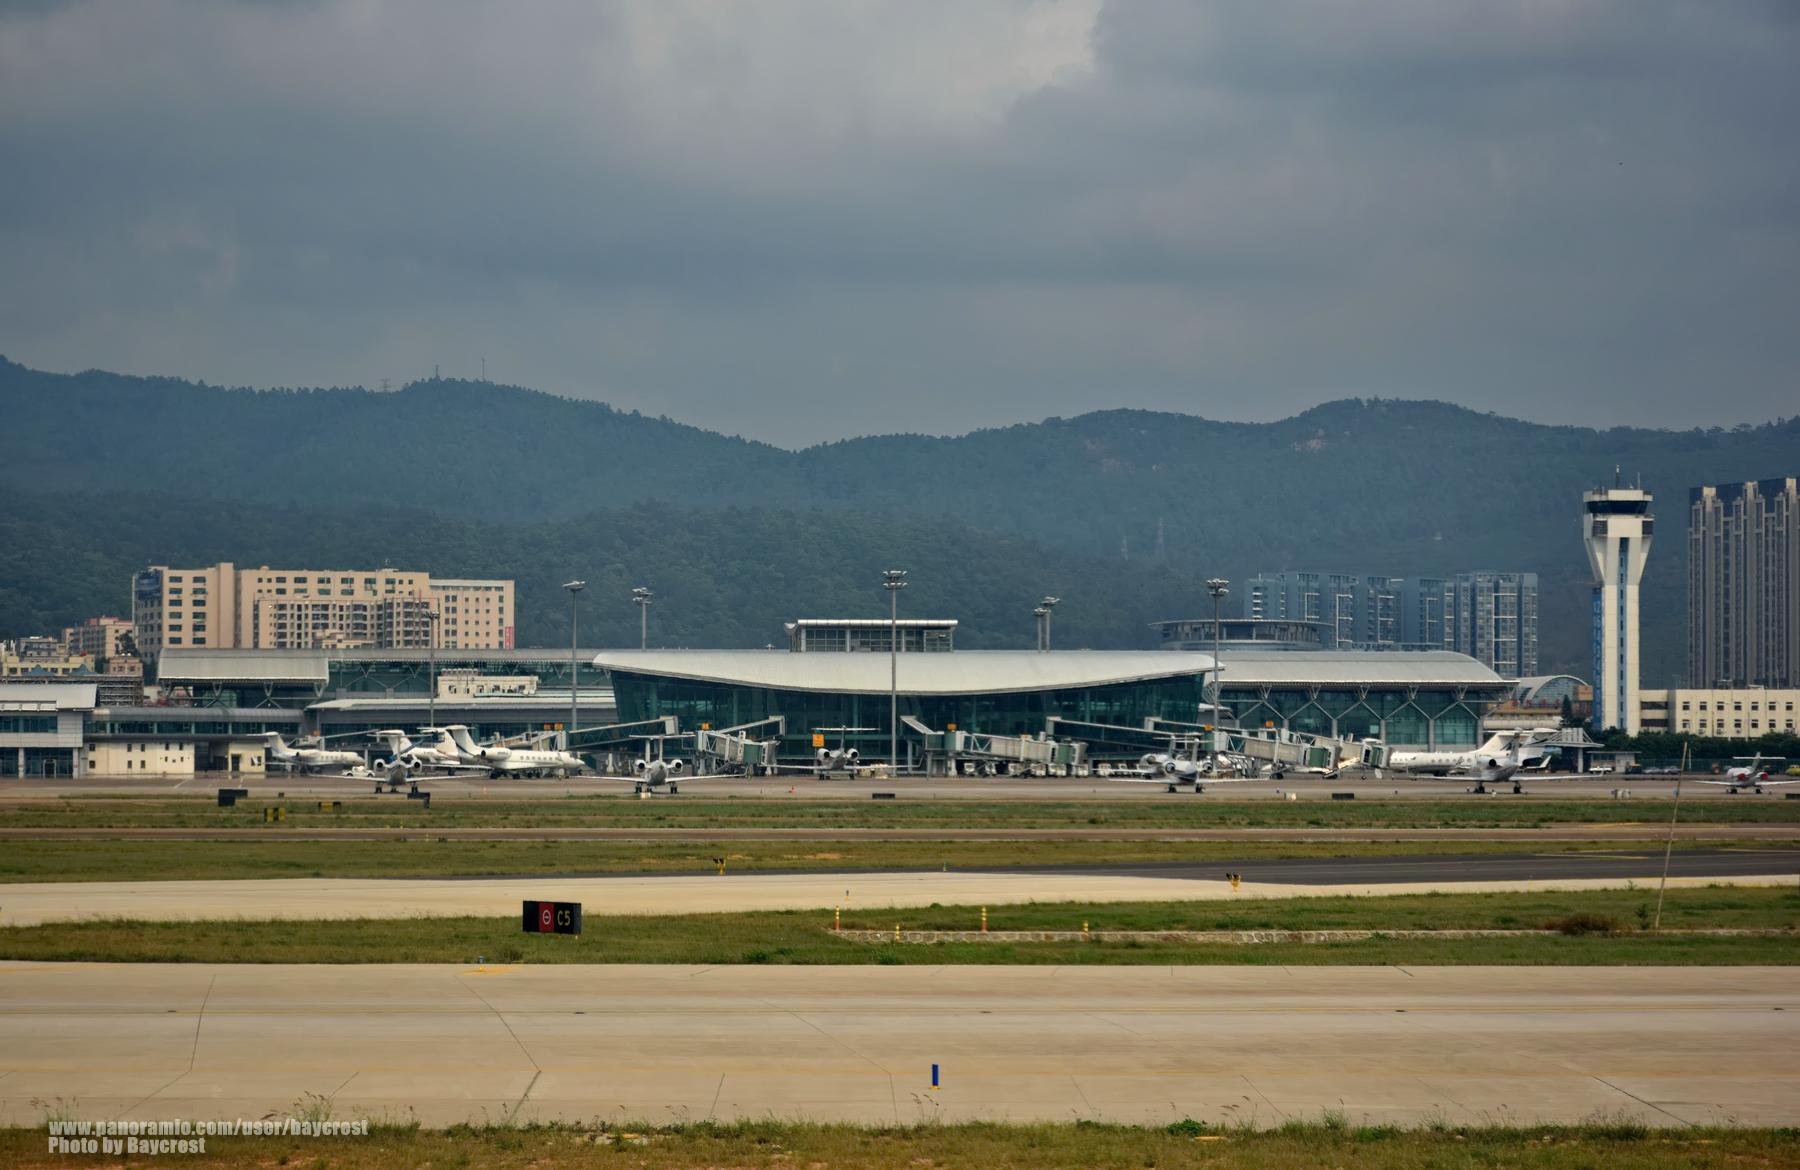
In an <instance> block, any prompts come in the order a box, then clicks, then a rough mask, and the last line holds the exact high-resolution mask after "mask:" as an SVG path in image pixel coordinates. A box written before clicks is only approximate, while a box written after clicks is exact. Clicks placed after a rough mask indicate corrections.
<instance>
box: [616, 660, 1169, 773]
mask: <svg viewBox="0 0 1800 1170" xmlns="http://www.w3.org/2000/svg"><path fill="white" fill-rule="evenodd" d="M613 695H614V698H615V700H616V701H617V703H618V706H619V719H620V720H621V721H622V722H631V721H634V720H639V719H650V718H654V717H656V716H661V715H674V716H676V717H678V718H679V719H680V720H681V726H682V727H683V728H684V729H685V728H695V727H698V726H700V724H702V723H709V724H711V725H712V726H713V727H714V728H715V729H717V728H722V727H732V726H735V725H737V724H741V723H750V722H753V721H755V720H758V719H766V718H768V717H769V716H771V715H784V716H786V717H787V733H786V735H785V736H784V737H783V740H782V746H781V755H782V757H783V758H784V759H802V758H805V759H810V758H811V757H812V754H813V746H812V736H813V733H814V731H815V729H818V728H828V727H830V728H836V727H855V728H863V729H867V730H859V731H854V732H844V733H839V732H835V731H833V732H827V733H825V734H826V739H827V742H828V743H829V744H830V745H831V746H833V747H837V746H839V744H840V743H841V744H842V745H843V746H845V747H853V748H857V749H858V750H860V751H861V752H862V753H863V754H864V755H866V756H870V757H872V758H874V757H885V756H886V754H887V745H888V696H887V695H884V694H872V695H871V694H832V693H825V692H818V691H789V690H778V689H773V688H768V687H755V686H743V685H738V684H733V683H719V682H707V681H702V680H698V679H679V678H665V677H662V676H658V675H648V674H629V673H626V672H624V671H614V672H613ZM1200 701H1201V696H1200V676H1199V675H1190V676H1186V677H1176V678H1163V679H1152V680H1148V681H1140V682H1123V683H1111V684H1105V685H1099V686H1089V687H1075V688H1070V689H1067V690H1048V691H1007V692H1002V693H996V694H980V695H907V694H902V695H901V696H900V704H899V706H900V717H901V719H902V720H903V721H904V720H905V718H906V717H907V716H909V715H910V716H912V717H913V718H914V719H917V720H918V721H919V722H921V723H923V724H924V725H925V726H927V727H929V728H931V729H933V730H934V731H942V730H947V729H949V728H950V727H952V726H954V727H956V728H958V729H960V730H963V731H979V732H983V733H986V734H989V735H1034V734H1037V733H1039V732H1041V731H1043V730H1044V721H1045V719H1046V718H1048V717H1049V716H1051V715H1057V716H1061V717H1062V718H1065V719H1074V720H1079V721H1081V722H1084V723H1115V724H1125V725H1128V726H1142V724H1143V722H1144V720H1146V719H1152V718H1154V719H1169V720H1175V721H1178V722H1192V721H1193V719H1194V716H1195V713H1196V711H1197V710H1198V707H1199V704H1200ZM900 733H901V739H902V741H905V740H907V739H908V737H909V733H908V731H907V728H906V727H905V725H904V722H903V723H902V726H901V728H900ZM911 738H913V739H916V738H917V736H916V735H915V736H911Z"/></svg>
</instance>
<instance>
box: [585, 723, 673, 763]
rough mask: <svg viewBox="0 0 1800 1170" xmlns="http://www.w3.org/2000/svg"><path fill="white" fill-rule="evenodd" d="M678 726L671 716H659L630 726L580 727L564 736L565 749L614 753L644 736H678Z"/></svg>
mask: <svg viewBox="0 0 1800 1170" xmlns="http://www.w3.org/2000/svg"><path fill="white" fill-rule="evenodd" d="M679 731H680V725H679V722H677V718H675V716H673V715H659V716H655V718H641V720H635V722H630V724H603V725H599V727H580V729H576V731H574V733H569V734H567V736H565V740H567V749H569V751H572V752H592V754H599V752H616V751H619V749H621V747H632V740H637V738H643V736H644V734H664V736H671V734H679Z"/></svg>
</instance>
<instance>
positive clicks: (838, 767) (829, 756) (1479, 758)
mask: <svg viewBox="0 0 1800 1170" xmlns="http://www.w3.org/2000/svg"><path fill="white" fill-rule="evenodd" d="M372 734H373V737H374V739H375V740H376V742H378V743H380V744H381V745H382V747H383V748H384V749H385V750H386V752H387V755H386V756H385V757H384V758H377V759H365V758H364V756H363V755H362V754H361V753H359V752H353V751H338V750H332V749H328V748H323V747H310V746H304V745H290V744H289V743H288V742H287V741H286V740H285V739H283V738H282V737H281V735H280V734H279V733H276V732H268V733H267V734H266V736H265V739H266V740H267V741H268V749H267V753H266V754H267V757H268V760H269V762H270V763H271V764H272V765H274V766H276V767H285V768H288V769H290V770H293V771H306V772H323V771H326V770H337V771H338V772H339V774H340V775H344V776H356V777H361V778H365V779H374V780H376V781H377V782H386V783H389V784H400V783H408V782H410V783H416V782H417V778H418V777H419V776H420V775H422V774H437V775H455V774H472V773H479V774H485V775H487V776H489V777H490V778H493V779H500V778H502V777H506V776H515V777H546V776H562V777H564V778H567V777H570V776H575V775H578V774H580V773H583V772H587V771H590V770H591V769H589V768H588V766H587V765H586V764H585V763H584V762H583V761H582V760H581V758H580V757H579V756H576V755H573V754H571V753H569V752H565V751H556V750H550V749H543V748H531V747H520V746H513V745H509V744H506V743H502V742H500V741H494V742H490V743H477V742H476V741H475V738H474V736H473V735H471V734H470V732H469V728H468V727H467V726H466V725H464V724H460V723H452V724H449V725H447V726H444V727H424V728H420V729H419V734H420V737H421V740H422V741H423V742H419V741H415V740H414V739H413V738H412V737H411V736H408V735H407V734H406V733H405V732H404V731H400V730H397V729H391V730H386V731H377V732H374V733H372ZM1555 736H1556V729H1555V728H1549V727H1538V728H1529V729H1522V730H1514V731H1501V732H1496V733H1495V734H1494V735H1492V736H1490V737H1489V738H1488V740H1487V742H1486V743H1483V744H1482V745H1481V746H1480V747H1477V748H1474V749H1472V750H1469V751H1423V752H1390V753H1388V756H1387V760H1386V763H1385V764H1384V765H1383V766H1382V768H1381V771H1383V772H1390V773H1393V772H1397V773H1400V774H1401V775H1405V776H1412V777H1427V776H1429V777H1451V776H1454V777H1461V778H1466V779H1470V780H1473V781H1474V782H1475V783H1474V791H1475V792H1486V791H1487V788H1488V785H1490V784H1493V785H1500V784H1505V783H1507V782H1511V783H1512V785H1513V791H1514V792H1520V791H1522V785H1521V784H1520V782H1519V780H1518V774H1519V773H1520V772H1521V771H1525V770H1528V769H1541V768H1543V767H1545V766H1547V764H1548V763H1549V761H1550V758H1551V753H1552V752H1553V751H1554V750H1555V749H1554V747H1553V746H1551V743H1550V741H1551V740H1552V739H1553V738H1554V737H1555ZM1363 742H1364V744H1374V743H1376V742H1377V741H1374V740H1367V741H1363ZM659 747H660V745H659ZM815 755H816V758H815V760H814V761H813V763H812V765H811V766H810V767H809V768H808V769H807V770H808V771H810V772H813V773H816V774H821V775H823V774H825V773H830V772H839V771H848V772H849V773H850V774H852V775H854V774H855V772H856V771H857V769H858V768H859V766H860V764H861V759H860V757H859V755H858V753H857V751H856V749H855V748H841V747H840V748H820V749H819V750H818V751H817V752H816V753H815ZM1737 760H1739V761H1744V762H1743V763H1742V765H1741V766H1736V767H1732V768H1730V769H1727V770H1726V772H1725V774H1724V778H1723V779H1720V780H1704V779H1702V780H1698V781H1696V782H1697V783H1701V784H1710V785H1717V786H1720V787H1723V788H1725V789H1726V790H1727V791H1729V792H1734V793H1735V792H1743V791H1754V792H1758V793H1760V792H1762V791H1763V789H1764V788H1765V787H1780V786H1783V785H1788V784H1794V783H1800V780H1795V779H1787V778H1782V779H1776V778H1774V776H1773V775H1772V774H1771V772H1770V768H1771V766H1773V765H1776V764H1779V763H1780V762H1781V759H1780V758H1779V757H1766V756H1763V755H1760V754H1758V755H1755V756H1739V757H1737ZM1362 761H1363V757H1362V756H1361V755H1357V756H1350V757H1345V758H1344V759H1342V760H1340V761H1339V763H1338V765H1337V766H1336V767H1334V768H1329V769H1303V768H1294V769H1291V770H1292V771H1294V772H1296V773H1304V772H1317V773H1319V774H1321V775H1325V776H1333V777H1334V776H1337V775H1339V774H1341V773H1342V772H1345V771H1350V770H1354V769H1357V768H1361V767H1365V765H1364V764H1363V762H1362ZM632 769H633V772H634V777H633V780H634V782H635V785H636V787H637V789H638V790H639V791H644V790H646V789H659V788H667V789H668V791H670V792H676V791H679V789H678V782H679V780H680V778H681V776H682V775H683V774H684V773H685V771H686V764H685V763H684V762H683V761H682V760H680V759H678V758H674V757H665V756H663V755H661V754H660V752H659V754H658V755H657V756H655V757H650V756H648V755H646V756H645V758H642V759H639V760H635V761H633V764H632ZM1287 771H1288V770H1283V769H1277V768H1275V767H1273V766H1268V765H1265V766H1264V767H1263V768H1262V769H1260V770H1252V771H1247V772H1241V773H1231V774H1225V775H1219V774H1215V773H1214V771H1213V768H1212V764H1211V762H1210V761H1207V760H1204V759H1201V758H1198V756H1197V755H1183V754H1179V753H1172V752H1152V753H1149V754H1147V755H1145V756H1143V757H1141V758H1140V759H1139V761H1138V766H1137V767H1136V768H1135V769H1127V770H1125V771H1122V772H1114V773H1113V774H1111V775H1109V776H1105V777H1103V779H1106V780H1109V781H1112V782H1114V783H1127V784H1129V783H1144V784H1162V785H1165V786H1166V787H1167V788H1168V789H1169V791H1171V792H1173V791H1176V790H1177V788H1178V787H1180V786H1182V785H1190V784H1191V785H1192V786H1193V788H1194V791H1195V792H1204V791H1205V787H1206V785H1208V784H1248V783H1253V782H1257V781H1262V780H1269V779H1274V780H1281V779H1283V778H1285V776H1286V774H1287Z"/></svg>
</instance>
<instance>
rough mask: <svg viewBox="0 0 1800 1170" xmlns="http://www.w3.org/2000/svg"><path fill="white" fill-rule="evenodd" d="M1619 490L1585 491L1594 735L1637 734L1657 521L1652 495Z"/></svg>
mask: <svg viewBox="0 0 1800 1170" xmlns="http://www.w3.org/2000/svg"><path fill="white" fill-rule="evenodd" d="M1613 479H1614V486H1612V487H1610V488H1595V489H1594V490H1593V491H1591V492H1583V493H1582V496H1581V503H1582V511H1583V513H1584V514H1583V516H1582V521H1581V523H1582V535H1583V536H1585V537H1586V538H1587V554H1588V566H1589V568H1591V569H1592V570H1593V573H1594V721H1593V725H1594V730H1596V731H1606V730H1609V729H1612V728H1617V729H1619V730H1620V731H1623V732H1625V733H1626V734H1628V735H1636V734H1637V733H1638V581H1639V580H1640V579H1642V577H1643V575H1644V561H1645V559H1646V558H1647V557H1648V556H1649V555H1650V538H1651V535H1652V534H1653V533H1654V532H1655V529H1656V518H1655V517H1653V516H1652V515H1651V514H1650V500H1651V496H1650V493H1649V492H1647V491H1644V490H1643V488H1641V487H1631V488H1628V487H1620V486H1619V485H1618V473H1617V469H1615V470H1614V475H1613Z"/></svg>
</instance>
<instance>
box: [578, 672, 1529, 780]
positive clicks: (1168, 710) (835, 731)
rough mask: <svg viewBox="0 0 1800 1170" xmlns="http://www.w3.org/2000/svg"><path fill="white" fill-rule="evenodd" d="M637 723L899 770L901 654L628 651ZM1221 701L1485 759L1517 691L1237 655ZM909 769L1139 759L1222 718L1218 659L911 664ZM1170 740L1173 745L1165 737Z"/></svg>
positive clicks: (1241, 718)
mask: <svg viewBox="0 0 1800 1170" xmlns="http://www.w3.org/2000/svg"><path fill="white" fill-rule="evenodd" d="M594 665H595V666H596V667H597V668H600V669H603V670H605V671H606V673H607V674H608V675H609V676H610V678H611V679H612V685H613V697H614V702H615V703H616V705H617V709H618V715H619V718H620V719H621V720H624V721H633V720H641V719H649V718H653V717H657V716H674V717H675V718H677V719H678V720H679V721H680V725H681V727H682V728H683V729H684V730H685V729H690V728H695V727H701V726H706V727H709V728H713V729H722V728H731V727H741V726H745V725H748V724H753V723H756V722H758V721H762V720H769V719H772V718H774V717H776V716H781V717H783V718H784V720H785V727H784V729H783V732H782V737H781V739H782V742H781V746H780V756H781V758H782V759H784V760H795V761H798V760H803V759H805V758H807V757H809V756H810V754H811V752H812V751H813V749H814V745H815V744H816V743H817V742H818V740H816V739H815V738H814V737H815V736H817V735H819V734H824V735H825V737H826V740H827V742H828V743H829V744H830V745H831V746H839V745H840V744H841V745H843V746H847V747H856V748H858V749H859V750H861V751H862V753H863V754H864V755H865V756H866V757H870V758H884V757H885V756H886V753H887V747H888V736H889V730H890V724H889V717H888V712H889V702H890V695H889V686H890V676H889V656H888V655H887V654H885V653H881V654H870V653H862V654H858V653H824V654H821V653H808V652H794V651H780V650H628V651H608V652H604V653H601V654H599V655H596V656H595V658H594ZM1219 665H1220V666H1222V668H1223V669H1222V670H1220V671H1219V672H1218V673H1219V678H1220V685H1221V703H1222V705H1223V706H1224V707H1225V708H1226V709H1227V710H1228V711H1229V712H1230V715H1231V716H1233V717H1235V721H1236V722H1237V723H1238V724H1239V725H1240V726H1244V727H1264V726H1272V727H1277V728H1281V729H1283V730H1291V731H1300V732H1307V733H1310V734H1315V735H1329V736H1335V737H1339V738H1362V737H1365V736H1369V737H1376V738H1380V739H1383V740H1384V741H1386V742H1387V743H1389V744H1390V745H1392V746H1395V747H1401V748H1454V747H1472V746H1474V745H1475V744H1476V743H1478V742H1480V738H1481V721H1482V717H1483V716H1484V715H1485V714H1486V712H1487V711H1488V710H1489V709H1491V708H1492V707H1493V706H1495V705H1496V704H1498V703H1500V702H1501V701H1503V700H1504V699H1505V698H1506V697H1507V696H1508V695H1509V694H1510V693H1511V690H1512V684H1511V683H1510V682H1508V681H1507V680H1505V679H1502V678H1501V677H1500V676H1499V675H1497V674H1495V673H1494V672H1493V671H1492V670H1490V669H1488V668H1487V667H1485V666H1483V665H1482V664H1481V663H1479V662H1477V661H1475V660H1474V659H1473V658H1470V657H1468V656H1467V655H1463V654H1457V653H1454V652H1450V651H1422V652H1417V653H1396V652H1379V651H1317V652H1294V651H1288V650H1237V651H1223V650H1222V651H1221V653H1220V655H1219ZM895 669H896V675H897V677H896V678H895V679H894V685H895V689H896V691H897V695H898V709H899V720H900V727H899V739H900V742H901V749H900V752H901V756H902V766H903V767H905V766H908V765H909V764H910V765H912V766H917V765H918V764H919V763H920V762H921V757H922V756H923V754H924V752H925V750H926V747H927V739H928V737H929V736H930V734H931V733H934V732H942V731H945V730H957V729H962V730H967V731H979V732H981V733H984V734H989V735H1006V736H1032V735H1043V734H1048V735H1051V736H1055V737H1058V738H1070V737H1072V738H1078V739H1083V740H1086V741H1087V742H1088V744H1089V749H1090V752H1091V753H1093V754H1098V755H1106V754H1115V755H1124V754H1129V753H1133V752H1138V751H1142V750H1148V749H1149V748H1151V747H1154V746H1156V743H1157V741H1156V740H1155V739H1154V738H1140V737H1137V736H1134V735H1131V734H1129V729H1134V728H1135V729H1148V728H1150V727H1152V726H1153V725H1155V726H1160V727H1163V728H1179V727H1189V728H1198V727H1200V726H1202V725H1204V724H1207V723H1212V722H1214V721H1215V716H1214V715H1213V714H1212V710H1213V709H1212V708H1211V707H1210V706H1208V705H1207V696H1206V690H1207V687H1206V684H1207V680H1208V678H1209V677H1210V676H1211V675H1212V674H1213V673H1214V669H1215V663H1214V659H1213V656H1212V655H1211V654H1205V653H1199V652H1189V651H1166V650H1144V651H1133V650H1122V651H1095V650H1056V651H1045V652H1036V651H1024V650H958V651H947V652H943V653H932V654H921V653H901V654H899V655H898V656H897V658H896V661H895ZM1164 742H1166V741H1164Z"/></svg>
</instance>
